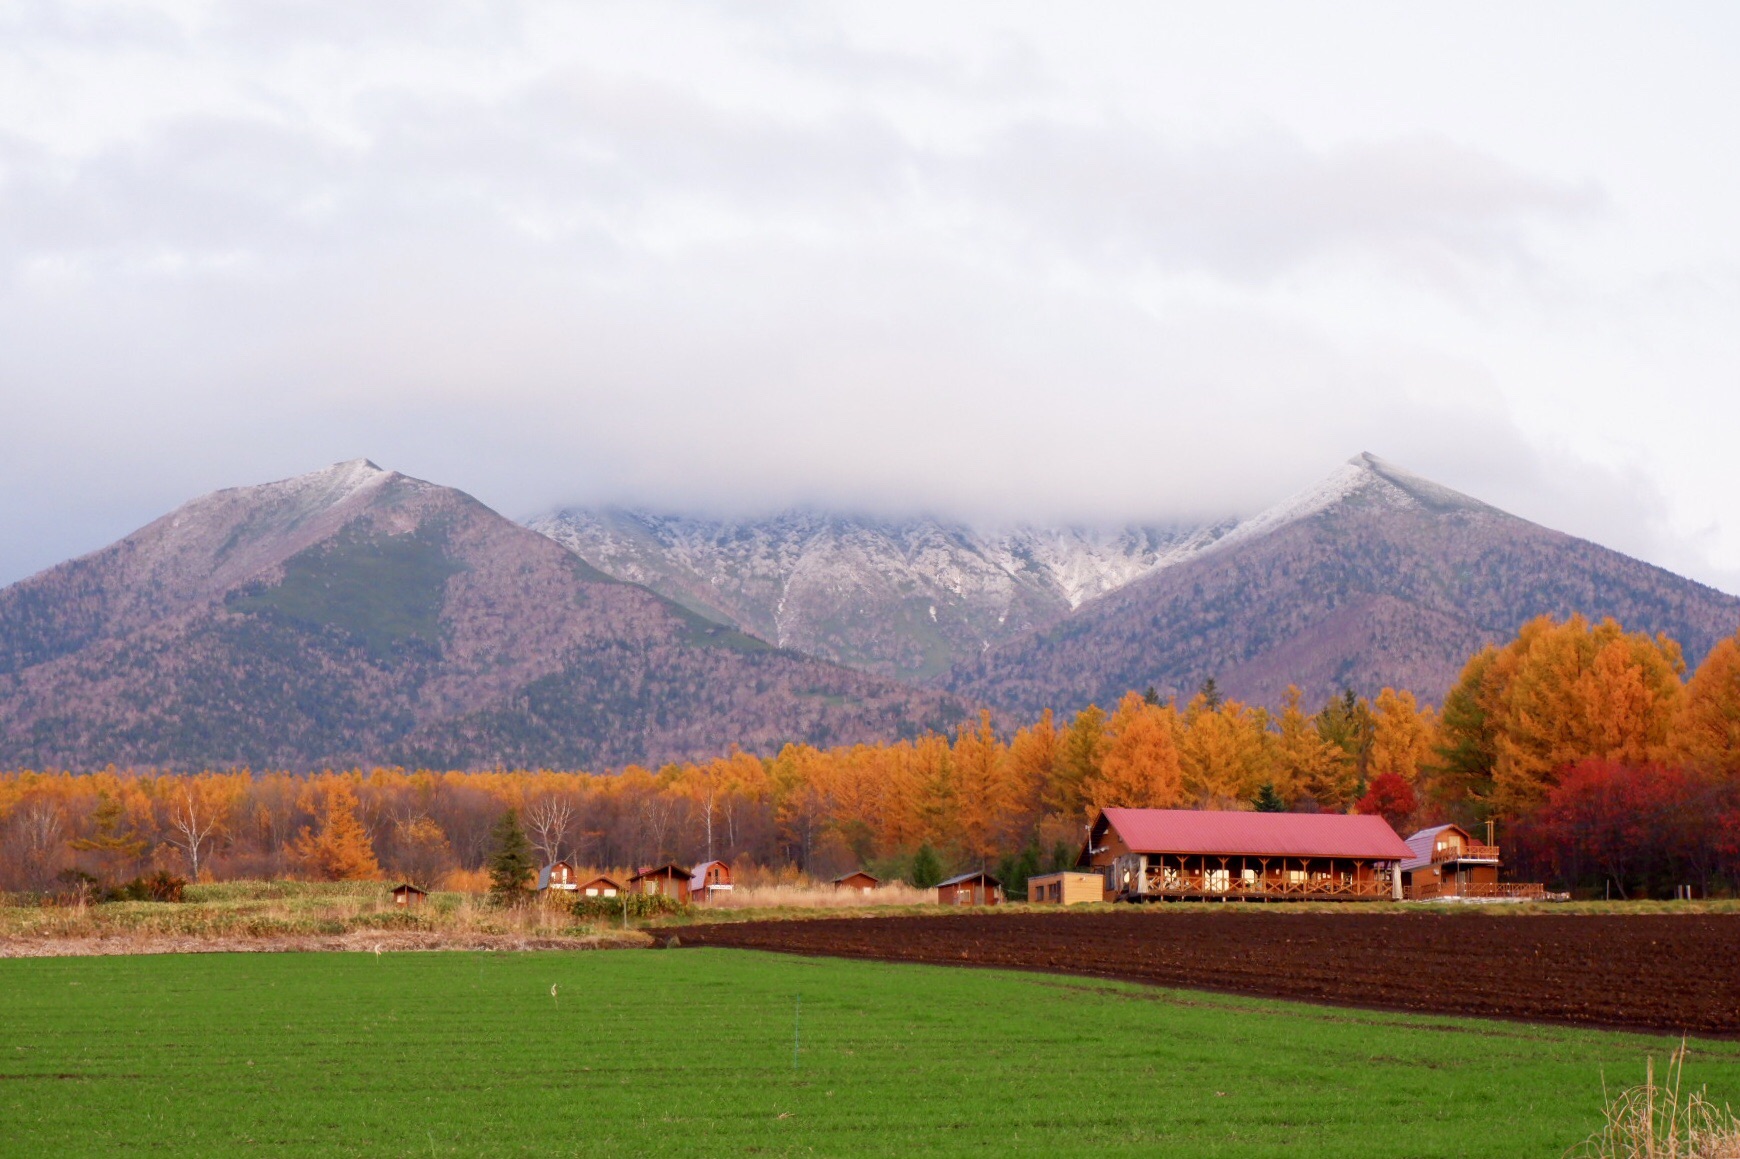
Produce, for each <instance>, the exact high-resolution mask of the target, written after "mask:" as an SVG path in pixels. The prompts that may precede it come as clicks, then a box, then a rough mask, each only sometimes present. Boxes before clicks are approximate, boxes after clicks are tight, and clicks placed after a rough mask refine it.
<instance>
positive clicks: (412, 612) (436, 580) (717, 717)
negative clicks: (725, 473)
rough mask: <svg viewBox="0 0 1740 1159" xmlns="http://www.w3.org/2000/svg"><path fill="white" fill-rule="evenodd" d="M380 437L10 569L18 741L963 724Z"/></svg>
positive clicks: (262, 757)
mask: <svg viewBox="0 0 1740 1159" xmlns="http://www.w3.org/2000/svg"><path fill="white" fill-rule="evenodd" d="M967 708H968V706H966V705H964V704H962V703H960V702H958V701H955V700H953V699H952V698H950V697H948V696H946V695H943V694H941V693H937V692H931V691H924V690H917V689H912V688H908V687H906V686H903V685H900V684H896V683H894V682H892V681H887V680H881V679H878V678H876V677H874V676H870V675H866V674H865V673H862V672H855V671H851V670H849V669H846V668H842V667H840V666H838V665H834V664H828V663H825V662H823V661H821V660H817V659H814V658H811V657H807V656H800V655H796V654H794V653H791V652H781V651H776V650H774V649H772V648H769V647H768V646H767V645H766V643H764V642H763V641H761V640H758V639H753V638H751V637H748V636H745V635H743V634H742V633H740V632H736V631H732V630H731V629H730V628H728V627H724V626H721V625H718V624H715V623H712V622H710V621H708V620H705V619H703V618H701V617H699V616H696V615H695V614H693V613H692V612H690V611H688V610H687V609H684V608H682V607H679V606H677V605H675V604H673V603H672V602H671V601H669V600H667V599H664V598H662V597H660V596H658V595H657V594H655V593H653V592H651V591H648V590H646V589H645V588H642V587H636V586H634V585H632V584H625V583H620V582H618V581H616V580H614V579H612V578H610V577H608V576H605V575H601V574H600V573H599V572H598V571H597V570H595V569H593V568H590V567H587V566H586V565H585V563H583V562H582V561H580V560H578V559H576V558H575V557H574V556H573V555H572V554H571V553H569V552H566V551H563V550H562V549H561V548H559V547H557V546H556V545H555V544H554V543H552V542H550V540H548V539H547V538H545V537H544V536H541V535H537V534H534V533H533V532H531V531H528V530H527V529H526V528H524V527H521V526H520V525H519V524H517V523H514V522H512V521H511V520H508V519H505V518H503V517H502V516H500V515H498V514H496V513H495V512H494V511H491V510H490V509H489V508H487V507H485V506H484V505H483V504H481V503H479V502H478V501H477V500H475V499H473V498H472V497H471V496H469V495H466V494H464V493H463V492H460V491H455V490H453V489H451V488H447V487H441V486H438V485H436V484H434V483H428V482H424V481H422V480H419V479H412V478H408V477H407V476H404V475H400V474H398V473H397V472H393V471H385V470H382V469H381V468H379V467H377V466H375V465H374V464H373V463H370V462H367V461H365V460H356V461H354V462H349V463H340V464H337V465H336V466H333V467H328V468H326V469H324V470H320V471H315V472H312V473H310V474H307V475H302V476H298V477H297V478H294V479H286V480H283V481H281V482H277V483H267V484H263V485H260V486H255V487H238V488H233V489H230V490H226V491H219V492H216V493H214V494H211V495H207V496H204V497H203V498H199V499H195V500H193V501H192V502H190V503H187V504H185V505H183V506H182V507H180V508H178V509H177V510H175V511H173V512H171V513H170V514H168V515H166V516H164V517H163V518H161V519H158V520H156V521H155V522H153V523H151V524H149V525H148V526H146V527H143V528H141V529H140V530H138V531H136V532H134V533H133V534H132V535H129V536H127V537H126V538H125V539H122V540H120V541H119V542H117V543H114V544H111V545H110V546H108V547H106V548H103V549H102V550H100V551H96V552H92V553H91V554H89V555H86V556H82V557H80V558H78V559H74V560H69V561H67V562H65V563H62V564H60V565H58V566H56V567H52V568H49V569H48V570H47V571H44V572H41V573H39V574H38V575H35V576H32V577H30V578H29V579H26V580H24V581H22V582H20V583H16V584H13V585H11V586H10V587H7V588H4V589H0V765H3V766H12V767H36V768H47V767H60V768H90V767H101V766H103V765H106V764H108V763H110V762H119V763H122V764H154V765H169V766H177V767H189V766H191V767H194V768H199V767H202V766H220V767H221V766H229V765H252V766H254V767H277V768H298V769H299V768H308V767H319V766H322V765H334V764H336V765H350V764H370V763H404V764H429V765H433V766H435V767H438V768H456V767H494V766H498V765H502V764H508V765H517V766H522V767H531V766H536V765H554V766H558V767H567V768H604V767H610V766H612V765H621V764H623V763H626V762H630V761H635V762H654V763H656V762H662V761H667V760H678V759H683V758H686V757H691V756H703V755H709V754H716V753H721V752H725V751H727V750H728V749H729V748H730V747H731V746H733V745H737V746H741V747H742V748H744V749H745V750H748V751H754V752H764V751H774V750H776V749H777V748H779V747H780V746H781V745H782V744H785V743H787V742H789V741H808V742H811V743H836V742H848V743H849V742H853V741H863V740H872V739H877V738H884V737H888V736H898V735H901V734H902V733H908V734H910V733H914V732H917V731H920V730H924V729H933V728H947V727H949V726H950V725H951V724H953V723H954V722H955V721H957V720H959V719H961V718H962V717H963V716H965V715H966V714H967Z"/></svg>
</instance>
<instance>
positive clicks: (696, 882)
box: [689, 860, 731, 893]
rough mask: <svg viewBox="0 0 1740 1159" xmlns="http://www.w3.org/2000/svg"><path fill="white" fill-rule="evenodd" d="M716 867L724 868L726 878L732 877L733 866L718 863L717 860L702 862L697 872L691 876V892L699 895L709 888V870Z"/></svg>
mask: <svg viewBox="0 0 1740 1159" xmlns="http://www.w3.org/2000/svg"><path fill="white" fill-rule="evenodd" d="M714 865H720V866H724V868H725V876H726V877H730V876H731V866H730V865H728V864H726V863H725V862H723V861H717V860H715V861H703V862H701V864H699V865H697V866H695V870H694V872H693V873H691V874H689V890H690V892H692V893H699V892H701V891H702V890H703V889H706V888H707V870H708V868H709V867H711V866H714Z"/></svg>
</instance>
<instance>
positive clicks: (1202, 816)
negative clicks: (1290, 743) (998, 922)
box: [1076, 809, 1414, 901]
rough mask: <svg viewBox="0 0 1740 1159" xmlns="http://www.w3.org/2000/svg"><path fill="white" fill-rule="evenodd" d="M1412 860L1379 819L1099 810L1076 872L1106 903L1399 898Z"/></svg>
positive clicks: (1319, 814)
mask: <svg viewBox="0 0 1740 1159" xmlns="http://www.w3.org/2000/svg"><path fill="white" fill-rule="evenodd" d="M1413 855H1414V851H1413V850H1412V849H1410V848H1409V847H1408V846H1407V844H1406V843H1404V842H1403V841H1402V839H1401V838H1400V837H1398V836H1396V831H1395V830H1394V829H1391V828H1390V826H1389V822H1387V821H1385V820H1384V819H1383V818H1382V817H1371V816H1363V815H1349V814H1343V813H1244V812H1230V811H1228V812H1215V811H1211V810H1194V809H1104V810H1101V811H1100V813H1099V815H1098V816H1096V817H1095V818H1094V822H1093V825H1092V826H1091V827H1090V828H1089V830H1088V841H1087V844H1086V845H1085V846H1083V848H1082V852H1081V856H1080V858H1079V859H1078V860H1077V864H1076V868H1077V869H1078V870H1088V871H1094V870H1097V871H1098V872H1099V873H1101V874H1102V875H1104V879H1105V896H1106V898H1107V899H1108V900H1112V901H1181V900H1210V901H1215V900H1237V901H1293V900H1299V901H1376V900H1381V899H1384V898H1390V899H1393V900H1396V901H1400V900H1401V898H1402V877H1401V874H1400V873H1399V872H1398V871H1397V866H1399V865H1400V864H1401V862H1403V861H1404V860H1406V859H1408V858H1410V857H1412V856H1413Z"/></svg>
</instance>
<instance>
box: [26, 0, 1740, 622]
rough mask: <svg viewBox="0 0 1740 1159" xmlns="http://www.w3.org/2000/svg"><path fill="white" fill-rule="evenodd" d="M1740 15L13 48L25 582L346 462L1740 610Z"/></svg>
mask: <svg viewBox="0 0 1740 1159" xmlns="http://www.w3.org/2000/svg"><path fill="white" fill-rule="evenodd" d="M1737 78H1740V8H1737V7H1735V6H1734V5H1732V4H1711V5H1708V6H1696V5H1672V4H1665V5H1664V4H1650V5H1647V6H1646V5H1642V4H1637V5H1630V6H1615V7H1609V6H1602V5H1597V4H1590V3H1581V2H1580V3H1575V4H1566V5H1554V4H1546V3H1535V4H1529V5H1514V4H1494V5H1485V6H1483V5H1479V4H1456V5H1450V4H1440V5H1427V4H1408V5H1397V4H1392V3H1382V4H1371V5H1358V4H1349V3H1337V4H1334V5H1306V4H1298V3H1287V4H1278V5H1240V4H1216V5H1206V4H1203V5H1189V6H1183V5H1180V6H1168V5H1157V4H1152V3H1143V4H1130V5H1117V4H1099V5H1090V4H1072V5H1058V4H1055V3H1049V4H1034V5H1022V4H1012V3H1007V2H999V3H995V4H986V5H977V6H975V5H970V4H950V5H938V4H934V3H924V4H900V3H891V2H889V0H875V2H874V3H865V4H861V5H853V6H832V5H826V4H819V3H818V4H803V5H790V6H783V5H779V4H772V3H759V4H753V5H749V4H745V5H741V6H734V5H699V4H697V5H688V6H668V5H663V4H658V3H646V2H641V3H634V4H615V5H596V6H594V5H579V4H573V3H558V4H548V5H546V4H539V3H503V2H499V0H497V2H491V3H478V4H463V3H442V2H440V0H404V2H399V3H388V2H371V3H367V4H357V3H354V2H347V3H333V4H319V3H300V2H298V3H288V2H286V3H274V2H269V0H243V2H238V3H223V2H207V3H192V2H190V3H89V4H85V3H63V4H55V3H32V2H29V0H23V2H5V0H0V407H3V411H0V582H5V581H10V580H13V579H17V578H19V577H21V576H23V575H25V574H28V573H30V572H32V571H35V570H37V569H39V568H41V567H45V566H47V565H49V564H52V563H54V562H56V561H58V560H60V559H62V558H64V557H67V556H69V555H73V554H77V553H80V552H83V551H88V550H91V549H93V548H96V547H99V546H101V545H102V544H104V543H106V542H109V541H110V540H112V539H114V538H116V537H118V536H120V535H122V534H124V533H125V532H127V531H129V530H131V529H132V528H133V527H136V526H138V525H139V524H142V523H144V522H146V521H147V520H149V519H151V518H153V517H155V516H156V515H158V514H161V513H162V512H164V511H166V510H168V509H169V508H171V507H173V506H175V505H176V504H178V503H180V502H182V501H183V500H185V499H187V498H189V497H191V496H193V495H195V494H199V493H202V492H205V491H208V490H212V489H214V488H217V487H222V486H229V485H235V484H241V483H252V482H262V481H265V480H268V479H272V478H278V477H282V476H285V475H291V474H297V473H300V472H302V471H306V470H311V469H314V468H317V467H320V466H324V465H325V464H327V463H330V462H333V461H337V460H340V459H347V458H354V457H358V456H367V457H369V458H373V459H374V460H376V461H377V462H379V463H381V464H382V465H383V466H389V467H393V468H396V469H399V470H402V471H406V472H408V473H411V474H415V475H419V476H421V477H424V478H428V479H432V480H435V481H438V482H442V483H449V484H452V485H455V486H459V487H463V488H465V489H466V490H468V491H470V492H472V493H473V494H475V495H477V496H478V497H479V498H481V499H483V500H484V501H485V502H487V503H490V504H491V505H493V506H495V507H496V508H498V509H499V510H501V511H503V512H504V513H507V514H510V515H513V516H516V517H523V516H527V515H531V514H534V513H536V512H538V511H540V510H542V509H545V508H548V507H551V506H553V505H556V504H558V503H564V502H596V501H605V500H625V499H626V500H633V501H641V502H649V503H654V504H660V505H670V506H677V507H685V508H688V507H693V508H704V509H708V510H745V511H752V510H756V509H762V508H768V507H772V506H776V505H780V504H784V503H789V502H814V503H824V504H839V505H847V506H851V507H855V508H868V509H875V510H881V511H887V512H891V513H892V512H899V511H904V510H912V509H920V508H922V509H926V510H930V511H934V512H938V513H941V514H952V515H958V516H962V517H967V518H972V519H978V520H991V519H999V520H1000V519H1007V518H1011V517H1026V518H1031V519H1038V520H1048V519H1072V520H1093V521H1110V520H1120V521H1121V520H1125V519H1148V518H1172V517H1190V516H1197V515H1219V514H1226V513H1241V512H1249V511H1253V510H1255V509H1257V508H1259V507H1261V506H1263V505H1265V504H1267V503H1268V502H1271V501H1273V500H1275V499H1278V498H1280V497H1281V496H1283V495H1284V494H1286V493H1287V492H1289V491H1291V490H1293V489H1295V488H1297V487H1300V486H1303V485H1306V484H1308V483H1310V482H1312V481H1313V480H1315V479H1316V478H1318V477H1320V476H1322V475H1324V474H1327V473H1328V472H1329V471H1330V470H1331V469H1333V467H1334V466H1335V465H1336V464H1338V463H1339V462H1340V461H1341V460H1343V459H1345V458H1347V457H1348V456H1349V455H1352V454H1354V453H1356V452H1359V451H1365V450H1369V451H1373V452H1376V453H1377V454H1379V455H1382V456H1384V457H1386V458H1389V459H1392V460H1394V461H1396V462H1397V463H1399V464H1401V465H1403V466H1406V467H1408V468H1409V469H1412V470H1414V471H1417V472H1419V473H1422V474H1425V475H1428V476H1431V477H1433V478H1436V479H1438V480H1440V481H1442V482H1444V483H1447V484H1449V485H1451V486H1454V487H1458V488H1460V489H1462V490H1465V491H1468V492H1471V493H1473V494H1475V495H1477V496H1479V497H1480V498H1483V499H1486V500H1488V501H1489V502H1493V503H1496V504H1498V505H1500V506H1503V507H1505V508H1507V509H1509V510H1512V511H1514V512H1516V513H1518V514H1520V515H1524V516H1526V517H1529V518H1532V519H1536V520H1539V521H1541V522H1544V523H1548V524H1550V525H1553V526H1556V527H1560V528H1563V529H1565V530H1567V531H1571V532H1574V533H1576V534H1580V535H1585V536H1588V537H1590V538H1592V539H1595V540H1597V541H1599V542H1602V543H1605V544H1608V545H1609V546H1613V547H1617V548H1619V549H1621V550H1625V551H1629V552H1631V553H1633V554H1637V555H1641V556H1643V557H1644V558H1647V559H1650V560H1652V561H1653V562H1656V563H1659V564H1662V565H1663V566H1667V567H1671V568H1674V569H1676V570H1679V571H1682V572H1685V573H1687V574H1691V575H1694V576H1697V577H1698V578H1701V579H1704V580H1706V581H1707V582H1711V583H1714V584H1716V585H1718V586H1721V587H1724V588H1726V589H1727V590H1730V591H1740V506H1737V504H1736V502H1735V498H1736V496H1740V454H1736V434H1737V433H1740V212H1737V209H1736V207H1740V164H1737V161H1740V147H1737V142H1740V124H1737V121H1740V92H1737V91H1736V90H1737V88H1740V79H1737Z"/></svg>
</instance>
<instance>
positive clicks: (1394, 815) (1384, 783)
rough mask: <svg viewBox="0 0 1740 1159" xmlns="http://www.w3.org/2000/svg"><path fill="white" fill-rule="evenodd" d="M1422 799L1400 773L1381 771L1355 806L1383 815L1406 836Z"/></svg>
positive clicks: (1376, 814) (1363, 811) (1394, 827)
mask: <svg viewBox="0 0 1740 1159" xmlns="http://www.w3.org/2000/svg"><path fill="white" fill-rule="evenodd" d="M1419 807H1420V801H1419V798H1417V797H1416V796H1415V795H1414V786H1413V785H1412V784H1410V783H1409V782H1408V779H1407V778H1406V777H1404V776H1402V775H1401V774H1400V773H1379V774H1378V775H1377V776H1375V777H1373V778H1372V779H1371V783H1370V784H1369V785H1368V786H1367V787H1366V794H1365V796H1363V797H1361V798H1360V799H1359V803H1358V804H1356V805H1354V808H1355V809H1357V810H1358V811H1359V812H1361V813H1365V814H1367V815H1370V816H1378V817H1382V818H1383V819H1384V820H1385V821H1388V822H1389V823H1390V828H1391V829H1394V830H1395V831H1396V832H1397V833H1400V834H1403V835H1404V836H1405V835H1406V834H1407V833H1408V831H1409V827H1410V825H1411V823H1412V822H1413V819H1414V812H1415V811H1416V810H1417V809H1419Z"/></svg>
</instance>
